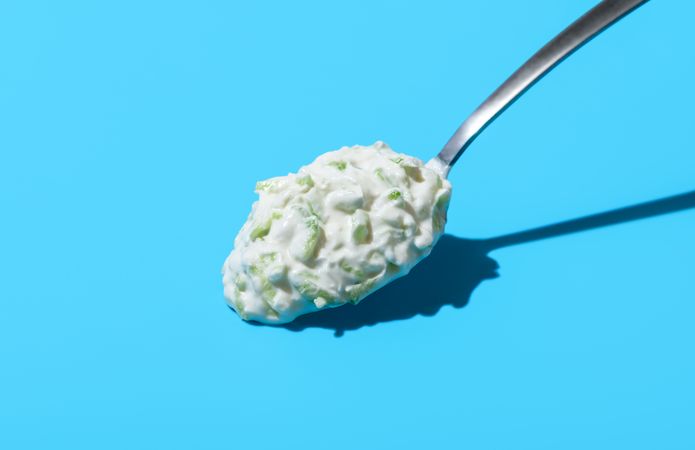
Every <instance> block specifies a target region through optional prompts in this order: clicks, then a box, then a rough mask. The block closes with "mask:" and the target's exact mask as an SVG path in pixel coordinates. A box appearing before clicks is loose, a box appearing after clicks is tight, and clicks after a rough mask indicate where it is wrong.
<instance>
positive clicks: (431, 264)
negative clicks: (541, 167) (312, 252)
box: [250, 191, 695, 337]
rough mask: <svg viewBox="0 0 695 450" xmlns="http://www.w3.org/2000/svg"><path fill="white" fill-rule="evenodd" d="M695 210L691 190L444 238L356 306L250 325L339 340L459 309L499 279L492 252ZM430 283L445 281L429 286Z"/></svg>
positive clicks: (694, 198) (445, 236)
mask: <svg viewBox="0 0 695 450" xmlns="http://www.w3.org/2000/svg"><path fill="white" fill-rule="evenodd" d="M694 207H695V191H690V192H686V193H683V194H679V195H674V196H671V197H665V198H662V199H659V200H654V201H650V202H645V203H639V204H636V205H632V206H627V207H624V208H618V209H614V210H611V211H606V212H602V213H598V214H593V215H589V216H584V217H579V218H576V219H572V220H567V221H564V222H558V223H555V224H551V225H546V226H543V227H538V228H532V229H529V230H525V231H520V232H517V233H511V234H506V235H502V236H497V237H493V238H489V239H464V238H459V237H455V236H452V235H449V234H446V235H444V236H442V237H441V239H440V240H439V243H438V244H437V245H436V246H435V248H434V249H433V250H432V253H431V254H430V256H428V257H427V258H425V259H424V260H423V261H422V262H421V263H420V264H418V265H417V266H415V267H414V268H413V270H411V272H410V274H408V275H407V276H405V277H402V278H399V279H398V280H396V281H394V282H393V283H391V284H388V285H386V286H385V287H383V288H381V289H379V290H378V291H376V292H374V293H373V294H371V295H370V296H369V297H368V298H366V299H365V300H364V301H362V302H361V303H360V304H358V305H351V304H348V305H345V306H341V307H339V308H333V309H326V310H323V311H319V312H316V313H312V314H307V315H304V316H300V317H298V318H297V319H295V320H294V321H293V322H291V323H287V324H283V325H265V324H260V323H257V322H250V323H251V324H253V325H260V326H273V327H281V328H286V329H288V330H291V331H302V330H304V329H307V328H325V329H330V330H333V331H334V334H335V336H337V337H339V336H342V335H343V334H344V333H345V331H348V330H357V329H359V328H362V327H364V326H371V325H376V324H379V323H383V322H391V321H395V320H405V319H409V318H411V317H415V316H418V315H422V316H433V315H435V314H437V312H438V311H439V310H440V309H441V308H442V307H444V306H446V305H450V306H453V307H454V308H463V307H464V306H466V305H467V304H468V302H469V301H470V298H471V295H472V294H473V291H474V290H475V288H476V287H478V285H479V284H480V283H482V282H483V281H485V280H488V279H493V278H496V277H498V276H499V275H498V273H497V269H498V268H499V265H498V264H497V262H496V261H495V260H494V259H492V258H491V257H490V256H488V254H489V253H490V252H491V251H493V250H496V249H499V248H503V247H509V246H512V245H518V244H524V243H527V242H532V241H537V240H541V239H549V238H553V237H558V236H562V235H565V234H570V233H578V232H581V231H588V230H593V229H596V228H601V227H605V226H610V225H617V224H621V223H626V222H631V221H634V220H639V219H644V218H648V217H654V216H660V215H663V214H668V213H672V212H676V211H682V210H686V209H690V208H694ZM432 280H447V281H442V282H437V283H432ZM450 280H455V282H451V281H450Z"/></svg>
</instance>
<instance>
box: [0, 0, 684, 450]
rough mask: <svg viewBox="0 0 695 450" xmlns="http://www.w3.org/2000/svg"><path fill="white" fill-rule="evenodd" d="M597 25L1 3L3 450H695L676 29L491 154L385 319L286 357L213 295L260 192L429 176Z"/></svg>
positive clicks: (586, 53) (361, 11) (560, 12)
mask: <svg viewBox="0 0 695 450" xmlns="http://www.w3.org/2000/svg"><path fill="white" fill-rule="evenodd" d="M329 3H330V4H329ZM426 3H427V5H426ZM592 4H593V2H592V1H583V0H582V1H573V2H556V1H550V0H548V1H540V0H531V1H527V2H512V1H506V2H494V1H491V2H478V1H476V2H473V1H466V2H460V1H449V2H434V3H432V2H419V3H416V2H396V1H392V2H373V1H359V2H316V3H310V2H304V1H295V2H283V3H282V4H281V3H280V2H277V3H272V2H247V3H245V4H243V5H242V4H239V3H238V2H223V1H201V2H134V1H122V2H86V1H85V2H74V1H63V2H33V1H22V2H20V1H9V2H3V3H2V5H1V6H0V58H1V62H0V208H1V211H2V218H1V220H0V360H1V361H2V365H1V370H0V448H7V449H29V448H32V449H33V448H42V449H45V448H51V449H111V448H113V449H124V448H127V449H152V448H165V449H191V448H200V449H232V448H233V449H247V448H253V449H278V448H286V449H332V450H338V449H392V448H393V449H411V448H412V449H421V448H436V449H460V448H470V449H477V450H484V449H511V448H513V449H558V448H562V449H586V448H592V449H615V448H630V449H654V448H659V449H686V448H688V449H690V448H694V447H695V432H694V431H693V427H692V425H693V423H694V422H695V388H694V385H695V382H694V380H695V359H694V358H693V343H694V342H695V327H694V326H693V323H694V322H695V303H694V302H693V300H695V270H694V269H695V234H694V231H695V208H693V209H690V208H689V207H690V206H693V205H694V204H695V202H694V201H693V197H694V196H695V194H692V191H693V190H694V189H695V176H694V174H695V170H694V169H695V145H694V144H695V137H694V135H693V113H692V105H693V104H694V103H695V90H693V88H692V80H693V79H695V59H694V58H693V52H692V44H693V42H694V40H695V27H693V26H692V16H693V13H695V6H694V5H692V4H690V3H687V2H678V4H677V5H676V4H674V3H673V2H664V1H661V2H656V1H655V2H650V3H648V4H647V5H646V6H644V7H643V8H641V9H640V10H638V11H637V12H636V13H635V14H633V15H631V16H629V17H627V18H626V19H625V20H624V21H623V22H621V23H619V24H618V25H616V26H615V27H613V28H612V29H610V30H608V31H607V32H606V33H605V34H603V35H601V36H600V37H598V38H597V39H595V40H593V41H592V42H591V43H590V44H589V45H587V46H586V47H585V48H583V49H582V50H580V51H579V52H578V53H576V54H575V55H573V56H572V57H571V58H570V59H568V60H567V61H566V62H565V63H563V64H562V65H561V66H559V67H558V68H557V69H556V70H555V71H554V72H553V73H551V74H550V75H549V76H548V77H546V78H545V79H544V80H543V81H542V82H541V83H539V84H538V85H537V86H536V87H534V88H533V89H532V90H531V91H530V92H528V93H527V95H525V96H524V97H523V98H522V99H521V100H520V101H519V102H518V103H517V104H515V105H514V106H513V107H512V108H510V109H509V110H508V111H507V112H506V113H505V114H504V115H503V116H502V117H500V118H499V120H498V121H497V122H495V123H494V124H493V125H492V126H490V127H489V128H488V129H487V130H486V131H485V133H484V134H483V135H481V136H480V138H479V139H478V141H477V142H476V143H475V144H474V145H473V146H472V147H471V148H470V151H469V153H467V154H466V155H465V156H464V157H463V158H462V159H461V160H460V162H459V163H458V166H457V167H456V168H455V170H454V171H453V173H452V176H451V179H452V182H453V184H454V197H453V200H452V204H451V211H450V222H449V225H448V228H447V230H448V233H449V234H450V236H449V237H446V238H445V239H444V240H443V241H442V242H441V245H440V246H439V247H438V248H437V249H436V251H435V253H434V254H433V255H432V257H431V258H430V259H429V260H427V261H426V262H424V263H423V265H421V266H419V267H418V268H416V270H415V271H414V272H413V274H412V276H411V277H409V278H406V279H404V280H402V281H401V282H399V283H398V284H395V285H392V286H390V287H388V288H387V289H386V290H385V291H383V292H381V293H379V294H377V295H376V296H374V298H372V299H370V301H371V302H372V303H371V305H373V306H369V307H367V305H368V304H369V303H364V304H363V305H364V306H365V308H366V309H365V310H364V311H362V310H360V311H356V308H353V309H350V310H347V309H346V312H345V316H344V317H343V316H335V315H333V316H326V315H324V316H321V317H319V318H307V319H306V320H305V321H304V322H300V323H298V324H295V325H294V326H293V327H294V328H293V329H294V330H300V331H293V330H292V329H289V330H288V329H284V328H268V327H258V326H251V325H248V324H246V323H243V322H242V321H240V320H239V319H238V318H237V317H236V315H235V314H234V313H233V312H232V311H231V310H229V309H228V308H227V307H226V306H225V304H224V301H223V298H222V287H221V280H220V275H219V270H220V267H221V264H222V261H223V260H224V258H225V256H226V255H227V253H228V252H229V250H230V249H231V246H232V241H233V238H234V236H235V234H236V231H237V230H238V228H239V227H240V226H241V224H242V223H243V221H244V220H245V218H246V215H247V214H248V211H249V207H250V204H251V202H252V201H253V200H254V198H255V195H254V193H253V186H254V182H255V181H256V180H257V179H262V178H265V177H269V176H273V175H278V174H285V173H287V172H289V171H294V170H296V169H297V168H298V167H299V166H301V165H303V164H305V163H308V162H309V161H311V160H312V159H313V158H314V157H315V156H317V155H318V154H320V153H322V152H324V151H327V150H331V149H335V148H337V147H340V146H342V145H351V144H356V143H362V144H369V143H372V142H373V141H375V140H377V139H382V140H384V141H386V142H387V143H389V144H390V145H392V146H393V147H394V148H396V149H397V150H399V151H403V152H406V153H411V154H413V155H416V156H419V157H421V158H423V159H428V158H429V157H431V156H433V154H434V153H435V152H436V151H437V150H438V149H439V148H440V147H441V145H442V144H443V143H444V142H445V141H446V139H448V137H449V135H450V134H451V133H452V132H453V130H454V129H455V128H456V126H458V124H459V123H460V122H461V121H462V120H463V119H464V118H465V117H466V115H467V114H468V113H469V112H470V111H471V110H472V109H473V108H474V107H475V106H476V105H477V104H478V103H479V102H480V101H481V100H482V99H483V98H484V97H485V96H486V95H487V94H488V93H489V92H491V90H492V89H493V88H494V87H496V86H497V85H498V84H499V83H500V82H501V81H502V80H503V79H504V78H505V77H506V76H507V75H508V74H510V73H511V71H512V70H514V69H515V68H516V67H517V66H518V65H519V64H520V63H521V62H523V61H524V60H525V59H526V58H527V57H528V56H529V55H530V54H531V53H532V52H533V51H535V50H536V49H537V48H539V47H540V46H541V45H542V44H543V43H545V42H546V41H547V40H548V39H549V38H550V37H552V36H553V35H554V34H555V33H556V32H558V31H559V30H560V29H562V28H563V27H564V26H565V25H567V24H568V23H569V22H571V21H572V20H573V19H574V18H576V17H577V16H579V15H580V14H581V13H583V12H584V11H585V10H586V9H588V8H589V7H590V6H591V5H592ZM688 192H691V194H690V195H689V196H688V195H686V196H685V197H680V198H676V199H671V200H669V201H666V202H661V203H657V204H651V205H647V206H641V207H637V208H636V209H630V210H623V211H618V212H616V213H613V214H610V215H608V216H599V217H594V218H590V219H587V220H584V221H579V222H572V223H570V224H569V225H565V226H563V227H556V228H551V229H546V230H541V231H538V232H535V233H532V234H530V235H516V236H511V237H507V238H504V239H498V240H494V241H489V240H485V239H488V238H494V237H498V236H502V235H505V234H509V233H516V232H520V231H524V230H528V229H531V228H534V227H540V226H545V225H550V224H553V223H556V222H560V221H565V220H571V219H575V218H578V217H582V216H586V215H590V214H595V213H601V212H604V211H611V210H614V209H616V208H621V207H626V206H630V205H634V204H638V203H641V202H645V201H650V200H657V199H663V198H665V197H669V196H673V195H677V194H683V193H688ZM676 209H680V211H679V212H674V213H670V214H663V213H664V212H666V211H668V210H676ZM644 216H651V217H649V218H645V219H642V220H635V219H637V218H639V217H644ZM608 222H617V224H614V225H613V226H600V225H602V224H605V223H608ZM579 229H583V230H584V231H583V232H580V233H571V234H567V233H566V231H569V230H579ZM550 237H552V238H550ZM536 238H539V239H536ZM540 238H542V239H540ZM531 239H536V240H531ZM480 240H483V241H482V242H481V241H480ZM511 244H515V245H511ZM496 266H499V269H498V272H499V276H498V277H497V278H494V276H495V267H496ZM427 283H433V284H434V286H435V287H434V288H433V290H432V291H431V292H427V291H426V290H425V289H424V286H425V284H427ZM377 301H379V302H381V303H380V304H383V305H388V306H389V307H388V308H384V307H379V306H374V305H376V302H377ZM368 302H369V301H368ZM464 305H465V307H462V306H464ZM336 335H339V337H336Z"/></svg>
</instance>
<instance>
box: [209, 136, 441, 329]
mask: <svg viewBox="0 0 695 450" xmlns="http://www.w3.org/2000/svg"><path fill="white" fill-rule="evenodd" d="M440 172H441V171H440V170H438V168H437V167H434V166H432V168H430V167H428V166H426V165H424V164H423V162H422V161H420V160H419V159H417V158H413V157H411V156H408V155H404V154H400V153H396V152H394V151H393V150H392V149H391V148H390V147H389V146H388V145H386V144H384V143H383V142H376V143H375V144H373V145H370V146H366V147H365V146H359V145H357V146H354V147H343V148H341V149H340V150H336V151H332V152H328V153H324V154H323V155H321V156H319V157H318V158H316V160H315V161H314V162H313V163H311V164H309V165H308V166H304V167H302V168H301V169H299V172H298V173H296V174H294V173H291V174H289V175H287V176H284V177H276V178H270V179H268V180H265V181H260V182H258V183H257V184H256V192H257V193H258V194H259V197H260V198H259V200H258V201H257V202H255V203H254V204H253V206H252V208H251V213H250V214H249V217H248V219H247V221H246V223H245V224H244V226H243V227H242V228H241V231H240V232H239V234H238V235H237V237H236V239H235V241H234V250H232V252H231V254H230V255H229V256H228V257H227V260H226V261H225V262H224V265H223V267H222V275H223V283H224V295H225V297H226V299H227V301H228V303H229V305H230V306H231V307H232V308H234V310H235V311H236V312H237V313H238V314H239V316H241V317H242V318H243V319H245V320H255V321H258V322H265V323H286V322H290V321H292V320H293V319H295V318H296V317H297V316H299V315H301V314H306V313H310V312H314V311H318V310H321V309H323V308H331V307H336V306H340V305H344V304H346V303H353V304H356V303H358V302H360V301H361V300H362V299H363V298H364V297H366V296H367V295H368V294H369V293H371V292H373V291H374V290H376V289H378V288H380V287H382V286H383V285H385V284H387V283H389V282H390V281H392V280H394V279H395V278H398V277H400V276H402V275H405V274H407V273H408V272H409V271H410V269H411V268H412V267H413V266H414V265H415V264H417V262H418V261H420V260H421V259H422V258H424V257H425V256H427V255H428V254H429V253H430V251H431V250H432V246H433V245H434V244H435V243H436V241H437V239H438V238H439V236H440V235H441V234H442V232H443V230H444V224H445V223H446V211H447V208H448V205H449V198H450V196H451V184H450V183H449V181H447V180H446V179H445V178H443V177H442V176H441V175H440Z"/></svg>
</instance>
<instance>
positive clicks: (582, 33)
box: [432, 0, 647, 175]
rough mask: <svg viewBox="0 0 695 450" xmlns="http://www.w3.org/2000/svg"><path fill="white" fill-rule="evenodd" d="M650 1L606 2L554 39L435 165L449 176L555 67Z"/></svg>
mask: <svg viewBox="0 0 695 450" xmlns="http://www.w3.org/2000/svg"><path fill="white" fill-rule="evenodd" d="M646 2H647V0H604V1H602V2H601V3H599V4H598V5H596V6H595V7H594V8H592V9H591V10H590V11H589V12H587V13H586V14H584V15H583V16H582V17H580V18H579V19H578V20H577V21H576V22H574V23H572V24H571V25H570V26H568V27H567V28H565V29H564V30H563V31H562V32H561V33H560V34H558V35H557V36H555V38H553V39H552V40H551V41H550V42H548V43H547V44H546V45H545V46H544V47H543V48H541V49H540V50H539V51H538V52H537V53H536V54H535V55H533V56H532V57H531V58H530V59H529V60H528V61H526V62H525V63H524V65H522V66H521V67H520V68H519V69H517V71H516V72H514V73H513V74H512V76H510V77H509V78H507V80H506V81H505V82H504V83H502V85H501V86H500V87H499V88H497V90H496V91H495V92H493V93H492V95H490V96H489V97H488V98H487V99H486V100H485V101H484V102H483V103H482V104H481V105H480V106H479V107H478V108H477V109H476V110H475V111H473V114H471V115H470V116H469V117H468V118H467V119H466V120H465V121H464V122H463V124H461V126H460V127H459V128H458V130H456V133H454V135H453V136H451V139H449V142H447V143H446V145H445V146H444V148H443V149H442V151H441V152H439V154H438V155H437V156H436V157H435V158H434V160H433V161H432V163H434V164H435V165H436V166H438V167H440V168H441V170H442V171H443V173H444V174H445V175H446V174H447V173H448V172H449V169H450V168H451V166H452V165H453V164H454V163H455V162H456V160H458V158H459V157H460V156H461V155H462V154H463V152H464V151H465V150H466V148H468V146H469V145H470V144H471V142H473V140H474V139H475V138H476V136H478V134H479V133H480V132H481V131H483V130H484V129H485V127H486V126H488V125H489V124H490V122H492V121H493V120H495V118H496V117H497V116H498V115H500V113H502V112H503V111H504V110H505V109H506V108H507V107H508V106H509V105H511V104H512V103H514V101H515V100H516V99H517V98H519V96H520V95H521V94H523V93H524V92H525V91H526V90H527V89H528V88H530V87H531V86H533V84H534V83H535V82H536V81H538V80H539V79H541V78H542V77H543V75H545V74H546V73H548V72H549V71H550V70H551V69H552V68H553V67H555V66H556V65H557V64H559V63H560V62H561V61H562V60H563V59H565V58H566V57H567V56H569V55H570V54H571V53H572V52H574V51H575V50H577V49H578V48H579V47H581V46H582V45H583V44H584V43H586V42H587V41H589V40H590V39H591V38H592V37H594V36H596V35H597V34H598V33H600V32H601V31H603V30H605V29H606V28H608V27H609V26H610V25H611V24H613V23H614V22H616V21H617V20H619V19H620V18H622V17H623V16H625V15H626V14H628V13H629V12H631V11H633V10H634V9H635V8H637V7H638V6H640V5H642V4H643V3H646Z"/></svg>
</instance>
